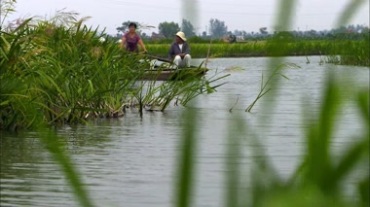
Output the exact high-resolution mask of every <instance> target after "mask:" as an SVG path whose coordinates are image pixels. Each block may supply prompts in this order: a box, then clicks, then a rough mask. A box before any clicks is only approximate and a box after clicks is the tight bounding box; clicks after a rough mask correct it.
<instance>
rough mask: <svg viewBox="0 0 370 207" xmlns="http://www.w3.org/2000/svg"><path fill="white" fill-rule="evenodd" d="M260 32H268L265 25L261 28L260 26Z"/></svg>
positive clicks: (264, 33)
mask: <svg viewBox="0 0 370 207" xmlns="http://www.w3.org/2000/svg"><path fill="white" fill-rule="evenodd" d="M260 33H261V34H263V35H266V34H268V32H267V27H261V28H260Z"/></svg>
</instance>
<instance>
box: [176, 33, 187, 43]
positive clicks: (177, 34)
mask: <svg viewBox="0 0 370 207" xmlns="http://www.w3.org/2000/svg"><path fill="white" fill-rule="evenodd" d="M176 36H178V37H180V38H181V39H182V40H183V41H186V37H185V33H183V32H178V33H176Z"/></svg>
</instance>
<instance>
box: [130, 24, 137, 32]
mask: <svg viewBox="0 0 370 207" xmlns="http://www.w3.org/2000/svg"><path fill="white" fill-rule="evenodd" d="M136 28H137V25H136V24H135V23H133V22H131V23H130V24H129V25H128V31H129V32H135V31H136Z"/></svg>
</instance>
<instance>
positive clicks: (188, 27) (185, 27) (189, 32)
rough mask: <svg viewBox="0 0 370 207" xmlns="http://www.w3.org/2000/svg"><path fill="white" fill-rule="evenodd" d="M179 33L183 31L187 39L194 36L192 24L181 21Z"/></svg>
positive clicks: (184, 20)
mask: <svg viewBox="0 0 370 207" xmlns="http://www.w3.org/2000/svg"><path fill="white" fill-rule="evenodd" d="M181 31H183V32H184V33H185V35H186V36H188V37H193V36H195V32H194V26H193V24H191V22H190V21H188V20H186V19H182V24H181Z"/></svg>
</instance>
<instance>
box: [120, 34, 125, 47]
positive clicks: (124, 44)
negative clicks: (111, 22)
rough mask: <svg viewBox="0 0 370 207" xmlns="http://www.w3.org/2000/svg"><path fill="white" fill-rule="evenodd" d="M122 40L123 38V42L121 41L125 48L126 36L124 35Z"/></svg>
mask: <svg viewBox="0 0 370 207" xmlns="http://www.w3.org/2000/svg"><path fill="white" fill-rule="evenodd" d="M121 40H122V42H121V44H122V48H125V47H126V36H125V35H123V36H122V39H121Z"/></svg>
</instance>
